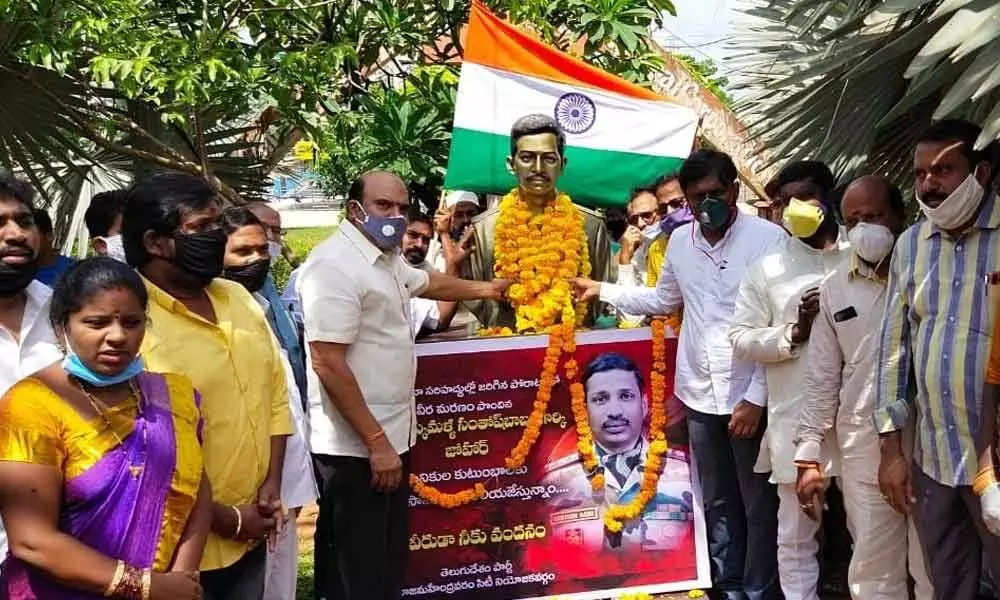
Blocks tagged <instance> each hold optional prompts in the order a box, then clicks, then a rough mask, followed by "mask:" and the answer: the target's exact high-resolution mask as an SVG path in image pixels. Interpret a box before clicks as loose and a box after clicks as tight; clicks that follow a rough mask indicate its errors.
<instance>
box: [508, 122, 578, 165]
mask: <svg viewBox="0 0 1000 600" xmlns="http://www.w3.org/2000/svg"><path fill="white" fill-rule="evenodd" d="M540 133H551V134H553V135H555V136H556V147H557V148H558V149H559V156H566V154H565V150H566V134H565V133H564V132H563V130H562V127H560V126H559V123H557V122H556V120H555V119H553V118H552V117H550V116H548V115H542V114H536V115H528V116H525V117H521V118H520V119H518V120H517V121H514V125H513V126H511V128H510V155H511V156H516V155H517V140H519V139H521V138H523V137H524V136H526V135H538V134H540Z"/></svg>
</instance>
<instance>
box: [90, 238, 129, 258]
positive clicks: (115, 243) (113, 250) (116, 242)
mask: <svg viewBox="0 0 1000 600" xmlns="http://www.w3.org/2000/svg"><path fill="white" fill-rule="evenodd" d="M96 239H99V240H101V241H103V242H104V247H105V249H106V256H107V257H108V258H113V259H115V260H117V261H118V262H127V261H126V260H125V246H124V245H123V244H122V236H120V235H110V236H108V237H98V238H96Z"/></svg>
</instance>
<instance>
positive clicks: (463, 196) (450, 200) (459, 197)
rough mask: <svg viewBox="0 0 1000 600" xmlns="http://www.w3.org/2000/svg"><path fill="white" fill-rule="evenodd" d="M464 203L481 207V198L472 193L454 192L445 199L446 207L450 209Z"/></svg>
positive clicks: (449, 193)
mask: <svg viewBox="0 0 1000 600" xmlns="http://www.w3.org/2000/svg"><path fill="white" fill-rule="evenodd" d="M463 202H469V203H471V204H475V205H476V206H479V198H478V197H477V196H476V195H475V194H473V193H472V192H463V191H462V190H455V191H454V192H448V195H447V196H445V197H444V205H445V206H447V207H448V208H454V207H456V206H458V205H459V204H461V203H463Z"/></svg>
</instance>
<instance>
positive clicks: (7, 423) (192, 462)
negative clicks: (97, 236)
mask: <svg viewBox="0 0 1000 600" xmlns="http://www.w3.org/2000/svg"><path fill="white" fill-rule="evenodd" d="M146 301H147V298H146V291H145V287H144V286H143V284H142V281H141V280H140V279H139V277H138V276H137V275H136V274H135V273H134V272H133V271H132V270H131V269H130V268H129V267H128V266H127V265H124V264H123V263H119V262H117V261H114V260H112V259H106V258H96V259H88V260H85V261H82V262H80V263H78V264H77V265H75V266H74V267H72V268H71V269H70V270H69V271H67V272H66V273H65V275H64V276H63V278H62V279H61V280H60V282H59V283H58V284H57V286H56V289H55V291H54V293H53V298H52V307H51V318H52V322H53V326H54V327H55V328H56V331H57V334H59V335H61V336H62V337H63V338H64V339H65V343H66V351H67V357H66V359H65V360H64V361H63V362H62V363H61V364H55V365H52V366H50V367H47V368H45V369H43V370H42V371H39V372H38V373H36V374H35V375H33V376H31V377H28V378H26V379H24V380H22V381H20V382H18V383H17V384H16V385H15V386H14V387H13V388H11V389H10V390H9V391H8V392H7V394H6V395H5V396H4V397H3V399H2V400H0V515H2V516H3V520H4V523H5V525H6V526H7V533H8V538H9V544H10V555H9V556H8V557H6V560H4V562H3V564H2V566H0V571H2V572H0V598H2V599H10V600H56V599H58V600H78V599H79V600H82V599H96V598H103V597H108V598H119V599H123V600H132V599H136V600H138V599H150V598H151V599H154V600H160V599H163V600H168V599H169V600H175V599H180V600H187V599H189V598H190V599H194V598H201V588H200V586H199V585H198V564H199V562H200V560H201V552H202V549H203V547H204V544H205V539H206V536H207V534H208V529H209V525H210V520H211V504H210V491H209V489H208V486H207V483H206V480H205V479H204V476H203V466H202V458H201V448H200V443H199V437H200V432H199V423H200V418H199V414H198V408H197V402H198V396H197V392H195V390H194V389H193V387H192V386H191V383H190V381H189V380H187V379H186V378H185V377H182V376H180V375H173V374H158V373H151V372H148V371H145V370H143V367H142V362H141V360H139V358H138V350H139V347H140V344H141V343H142V338H143V334H144V331H145V320H146V317H145V311H146Z"/></svg>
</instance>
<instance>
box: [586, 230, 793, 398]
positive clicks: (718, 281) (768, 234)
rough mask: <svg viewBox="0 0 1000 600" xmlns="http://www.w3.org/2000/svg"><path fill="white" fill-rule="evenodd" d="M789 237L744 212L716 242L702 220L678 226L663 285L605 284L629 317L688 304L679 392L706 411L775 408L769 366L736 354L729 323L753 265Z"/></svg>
mask: <svg viewBox="0 0 1000 600" xmlns="http://www.w3.org/2000/svg"><path fill="white" fill-rule="evenodd" d="M787 238H788V234H787V233H785V230H783V229H782V228H780V227H778V226H777V225H775V224H774V223H771V222H770V221H765V220H764V219H761V218H758V217H752V216H749V215H745V214H742V213H739V214H738V215H737V217H736V220H735V221H734V222H733V224H732V226H730V228H729V231H727V232H726V235H725V237H723V238H722V240H720V241H719V243H717V244H716V245H715V246H712V245H710V244H709V243H708V242H707V241H706V240H705V238H704V236H703V235H702V234H701V228H700V227H699V226H698V225H697V223H688V224H687V225H682V226H681V227H679V228H677V229H676V230H674V232H673V233H672V234H671V236H670V244H668V245H667V255H666V258H665V260H664V261H663V267H662V269H661V272H660V277H659V279H658V280H657V282H656V287H655V288H625V287H622V286H618V285H608V284H602V285H601V300H602V301H603V302H609V303H611V304H613V305H615V307H617V308H618V309H619V310H621V311H623V312H626V313H629V314H646V315H665V314H668V313H670V312H671V311H673V310H676V309H678V308H680V307H681V305H683V306H684V317H683V321H682V323H681V333H680V340H679V342H678V348H677V362H676V365H675V370H676V373H675V378H674V392H675V394H676V395H677V397H678V398H680V399H681V401H682V402H683V403H684V404H685V405H686V406H688V407H689V408H691V409H692V410H696V411H698V412H702V413H707V414H713V415H727V414H731V413H732V412H733V407H735V406H736V404H737V403H739V402H740V401H741V400H747V401H748V402H752V403H754V404H756V405H758V406H766V405H767V384H766V383H765V381H764V372H763V369H761V368H759V367H758V366H757V365H756V364H755V363H753V362H749V361H744V360H740V359H738V358H736V357H734V356H733V348H732V346H731V345H730V343H729V325H730V324H731V323H732V320H733V311H734V309H735V303H736V293H737V291H738V289H739V285H740V281H742V279H743V275H744V274H745V273H746V270H747V268H748V267H749V266H750V265H751V264H753V263H754V262H755V261H756V260H757V259H758V258H760V257H761V256H763V255H764V254H765V253H766V252H768V251H769V250H771V249H772V248H774V247H775V246H777V245H779V244H781V243H783V242H784V241H785V240H786V239H787Z"/></svg>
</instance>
